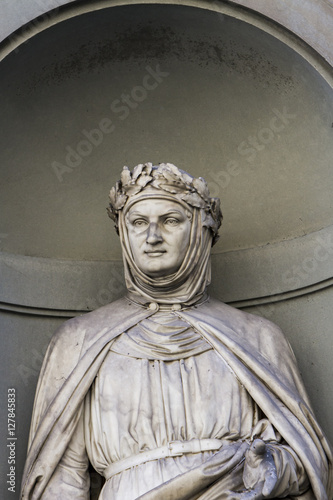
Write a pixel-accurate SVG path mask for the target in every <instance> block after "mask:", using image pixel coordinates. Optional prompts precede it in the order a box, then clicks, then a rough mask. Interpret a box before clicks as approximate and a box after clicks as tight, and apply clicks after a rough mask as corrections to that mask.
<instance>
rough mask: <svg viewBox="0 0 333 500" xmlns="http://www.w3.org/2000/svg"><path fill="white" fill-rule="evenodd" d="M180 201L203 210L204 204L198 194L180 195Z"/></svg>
mask: <svg viewBox="0 0 333 500" xmlns="http://www.w3.org/2000/svg"><path fill="white" fill-rule="evenodd" d="M181 199H182V200H184V201H186V203H188V204H189V205H192V207H198V208H205V202H204V200H203V199H202V198H201V196H199V195H198V193H195V192H190V193H184V194H182V195H181Z"/></svg>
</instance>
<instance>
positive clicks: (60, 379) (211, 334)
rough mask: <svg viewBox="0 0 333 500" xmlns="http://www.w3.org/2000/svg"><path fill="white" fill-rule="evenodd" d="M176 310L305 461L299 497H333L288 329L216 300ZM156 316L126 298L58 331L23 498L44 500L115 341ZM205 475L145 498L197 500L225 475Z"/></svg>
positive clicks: (36, 415)
mask: <svg viewBox="0 0 333 500" xmlns="http://www.w3.org/2000/svg"><path fill="white" fill-rule="evenodd" d="M174 313H175V314H176V315H177V316H178V317H179V318H181V319H183V320H184V321H186V322H187V323H188V324H190V325H192V327H193V328H194V329H195V330H196V331H197V332H199V333H200V334H201V335H202V337H203V338H204V339H205V340H206V341H207V342H208V343H209V344H210V345H211V346H212V348H213V349H214V350H215V352H216V353H217V354H218V356H220V357H221V358H223V360H224V361H225V362H226V363H227V365H228V366H229V367H230V369H231V370H232V371H233V372H234V374H235V376H236V377H237V379H238V380H239V382H240V384H242V385H243V386H244V387H245V389H246V390H247V391H248V393H249V394H250V396H251V397H252V398H253V400H254V401H255V403H256V404H257V405H258V406H259V408H260V409H261V410H262V412H263V413H264V414H265V416H266V417H267V419H268V420H269V421H270V422H271V423H272V425H273V426H274V427H275V429H276V430H277V431H278V432H279V433H280V434H281V436H282V438H283V439H284V440H285V442H286V443H287V444H288V445H289V446H290V447H291V448H292V449H293V450H294V452H295V453H296V454H297V455H298V457H299V458H300V460H301V462H302V464H303V467H304V469H305V471H306V473H307V475H308V478H309V481H310V484H311V487H310V490H308V491H307V492H306V493H304V494H303V495H300V496H299V497H297V498H299V499H302V500H310V499H316V500H332V498H333V489H332V450H331V448H330V445H329V443H328V442H327V440H326V438H325V436H324V435H323V433H322V431H321V429H320V427H319V425H318V424H317V422H316V420H315V417H314V415H313V413H312V410H311V407H310V405H309V402H308V398H307V396H306V393H305V389H304V387H303V383H302V381H301V378H300V375H299V372H298V369H297V366H296V361H295V358H294V355H293V353H292V351H291V348H290V346H289V344H288V342H287V340H286V339H285V337H284V335H283V334H282V332H281V330H280V329H279V328H278V327H277V326H276V325H274V324H272V323H271V322H270V321H268V320H266V319H263V318H259V317H257V316H254V315H251V314H249V313H245V312H243V311H239V310H237V309H235V308H233V307H230V306H227V305H225V304H223V303H221V302H219V301H217V300H214V299H209V300H207V301H206V302H203V303H201V304H200V305H196V306H192V307H188V308H183V309H179V310H175V311H174ZM152 314H154V310H153V309H151V308H149V307H145V306H143V305H138V304H135V303H133V302H132V301H130V300H128V299H127V298H123V299H120V300H118V301H116V302H113V303H111V304H108V305H107V306H104V307H102V308H100V309H98V310H97V311H94V312H92V313H89V314H86V315H84V316H82V317H77V318H73V319H72V320H70V321H68V322H66V323H65V324H64V325H63V326H62V327H60V329H59V330H58V331H57V332H56V333H55V335H54V337H53V338H52V340H51V343H50V346H49V348H48V351H47V353H46V356H45V360H44V364H43V367H42V370H41V375H40V378H39V383H38V387H37V391H36V397H35V405H34V412H33V417H32V424H31V432H30V445H29V450H28V457H27V461H26V466H25V471H24V477H23V481H22V499H23V500H28V499H29V500H38V499H39V498H41V496H42V494H43V491H44V490H45V488H46V487H47V484H48V482H49V480H50V479H51V477H52V474H53V472H54V471H55V469H56V467H57V465H58V463H59V461H60V460H61V458H62V456H63V454H64V452H65V450H66V448H67V446H68V444H69V442H70V440H71V437H72V435H73V433H74V431H75V428H76V425H77V423H78V418H79V411H78V410H79V408H80V405H81V404H82V401H83V399H84V398H85V396H86V394H87V392H88V391H89V388H90V386H91V384H92V383H93V381H94V379H95V377H96V374H97V373H98V371H99V368H100V366H101V364H102V362H103V360H104V359H105V357H106V355H107V354H108V352H109V349H110V345H111V343H112V341H113V340H114V339H115V338H116V337H117V336H119V335H120V334H121V333H122V332H124V331H126V330H127V329H129V328H131V327H132V326H134V325H136V324H138V323H139V322H140V321H142V320H143V319H145V318H148V317H149V316H151V315H152ZM216 456H218V454H217V455H216ZM201 472H202V471H201V470H200V469H198V470H196V469H195V470H193V471H189V472H188V473H185V474H181V475H180V476H177V477H176V478H174V479H173V480H171V481H169V482H168V483H166V484H165V485H161V487H159V488H156V491H155V490H152V491H151V492H148V493H147V494H145V495H143V497H142V500H157V499H159V498H163V500H168V499H170V500H173V499H174V498H177V499H179V500H181V499H183V500H186V499H190V498H193V496H191V495H193V492H197V491H199V490H200V485H199V486H198V482H200V481H201V483H202V484H201V488H202V489H203V490H204V489H205V488H206V487H208V486H209V481H210V482H213V481H216V480H217V479H218V474H217V475H216V473H215V475H212V478H211V479H209V477H208V479H207V474H206V473H205V472H203V473H201ZM220 474H223V472H221V473H220ZM205 481H206V483H205ZM207 481H208V482H207ZM195 488H197V490H195ZM198 488H199V490H198ZM180 492H182V493H180ZM175 495H176V496H175Z"/></svg>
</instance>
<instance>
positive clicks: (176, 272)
mask: <svg viewBox="0 0 333 500" xmlns="http://www.w3.org/2000/svg"><path fill="white" fill-rule="evenodd" d="M108 214H109V216H110V217H111V218H112V219H113V220H114V222H115V227H116V230H117V232H118V233H119V235H120V240H121V244H122V249H123V257H124V265H125V278H126V285H127V288H128V289H129V291H130V292H132V293H136V294H139V295H140V296H141V298H142V297H143V296H144V297H146V298H147V300H158V301H159V302H167V303H169V302H170V301H171V302H176V303H179V302H183V303H188V301H189V300H191V301H196V300H197V299H198V297H199V295H200V296H202V294H203V292H204V290H205V288H206V286H207V285H208V284H209V282H210V261H209V256H210V248H211V246H212V245H213V244H214V243H215V242H216V241H217V238H218V229H219V227H220V225H221V220H222V214H221V211H220V205H219V200H218V199H217V198H211V197H210V196H209V191H208V187H207V184H206V182H205V181H204V179H202V178H201V177H199V178H198V179H195V178H193V177H192V176H190V175H189V174H188V173H186V172H184V171H182V170H180V169H178V168H177V167H176V166H175V165H172V164H170V163H161V164H160V165H158V166H153V165H152V164H151V163H146V164H144V165H143V164H140V165H137V166H136V167H135V168H134V169H133V171H132V172H130V170H129V169H128V168H127V167H124V169H123V171H122V174H121V180H120V181H119V182H117V184H116V186H115V187H113V188H112V189H111V191H110V206H109V208H108Z"/></svg>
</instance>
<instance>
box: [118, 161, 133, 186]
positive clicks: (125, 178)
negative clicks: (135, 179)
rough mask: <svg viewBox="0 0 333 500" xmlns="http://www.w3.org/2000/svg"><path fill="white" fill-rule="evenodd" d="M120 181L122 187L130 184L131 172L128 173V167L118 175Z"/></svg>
mask: <svg viewBox="0 0 333 500" xmlns="http://www.w3.org/2000/svg"><path fill="white" fill-rule="evenodd" d="M120 180H121V183H122V185H124V184H128V183H129V182H131V172H130V169H129V168H128V167H126V166H125V167H124V168H123V170H122V172H121V174H120Z"/></svg>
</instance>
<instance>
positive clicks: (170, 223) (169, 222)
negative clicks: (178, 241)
mask: <svg viewBox="0 0 333 500" xmlns="http://www.w3.org/2000/svg"><path fill="white" fill-rule="evenodd" d="M164 223H165V224H167V225H168V226H177V225H178V224H179V220H178V219H176V218H175V217H168V218H167V219H165V221H164Z"/></svg>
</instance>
